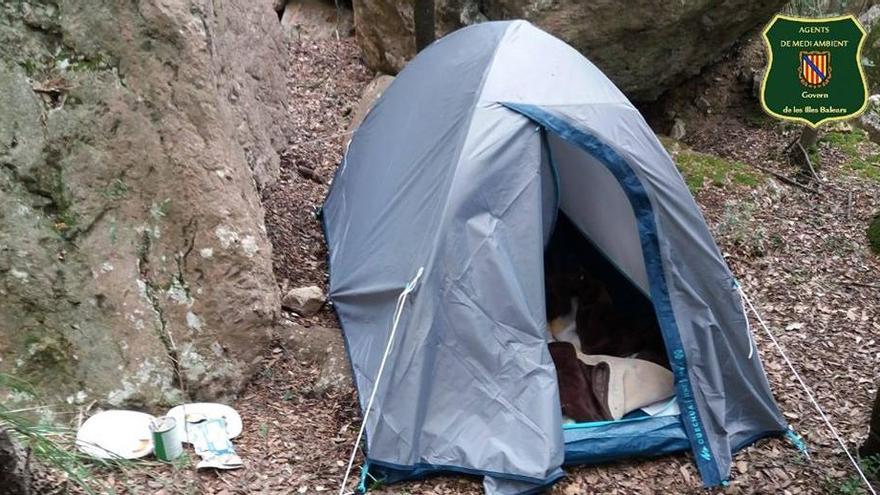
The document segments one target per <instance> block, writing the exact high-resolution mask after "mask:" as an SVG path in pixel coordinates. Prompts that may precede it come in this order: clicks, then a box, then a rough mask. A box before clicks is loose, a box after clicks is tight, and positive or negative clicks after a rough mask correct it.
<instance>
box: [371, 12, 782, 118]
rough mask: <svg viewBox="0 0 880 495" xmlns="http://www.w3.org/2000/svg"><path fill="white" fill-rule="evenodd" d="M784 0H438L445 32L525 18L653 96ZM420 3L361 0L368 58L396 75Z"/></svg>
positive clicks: (640, 95) (636, 91) (632, 89)
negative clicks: (415, 6) (501, 20)
mask: <svg viewBox="0 0 880 495" xmlns="http://www.w3.org/2000/svg"><path fill="white" fill-rule="evenodd" d="M785 3H786V2H785V0H758V1H746V0H683V1H676V2H656V1H649V0H636V1H632V2H623V3H621V2H618V1H613V0H598V1H591V2H584V1H581V0H435V11H436V14H435V18H436V26H437V34H438V36H442V35H443V34H445V33H447V32H449V31H452V30H455V29H458V28H460V27H462V26H465V25H468V24H472V23H474V22H481V21H485V20H500V19H526V20H529V21H531V22H532V23H534V24H536V25H537V26H539V27H541V28H542V29H544V30H546V31H548V32H550V33H552V34H554V35H556V36H558V37H559V38H562V39H563V40H565V41H566V42H568V43H569V44H570V45H572V46H573V47H575V48H576V49H578V50H579V51H580V52H581V53H583V54H584V55H586V56H587V57H588V58H589V59H590V60H591V61H592V62H593V63H595V64H596V65H597V66H599V68H601V69H602V70H603V71H605V73H606V74H607V75H608V76H609V77H610V78H611V80H613V81H614V83H615V84H617V85H618V86H619V87H620V88H621V89H622V90H623V91H624V92H625V93H627V95H628V96H629V97H630V98H632V99H635V100H638V101H652V100H654V99H656V98H657V97H658V96H660V95H661V94H662V93H663V92H664V91H665V90H666V89H669V88H670V87H674V86H675V85H677V84H678V83H680V82H682V81H684V80H685V79H687V78H689V77H691V76H693V75H695V74H698V73H699V72H700V70H701V69H702V68H703V67H705V66H706V65H708V64H709V63H711V62H712V61H713V60H715V59H716V58H717V57H718V56H719V55H720V54H722V53H724V52H725V51H726V50H727V49H729V48H730V47H731V46H732V45H733V44H734V42H736V40H737V39H739V38H740V36H742V35H743V34H744V33H746V32H748V31H750V30H752V29H754V28H756V27H757V26H760V25H762V24H764V23H766V22H768V21H769V20H770V18H771V17H772V15H773V14H774V13H776V12H778V11H779V9H780V8H782V6H783V5H784V4H785ZM412 7H413V1H412V0H409V1H405V2H398V1H393V0H354V14H355V29H356V31H357V37H358V42H359V43H360V45H361V47H362V49H363V52H364V58H365V60H366V62H367V64H368V65H370V66H371V67H372V68H374V69H376V70H380V71H383V72H387V73H391V74H393V73H396V72H397V71H399V70H400V69H401V68H403V66H404V64H405V63H406V61H407V60H409V59H410V58H412V57H413V55H414V53H415V41H414V37H413V17H412V16H413V8H412Z"/></svg>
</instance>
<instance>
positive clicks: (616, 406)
mask: <svg viewBox="0 0 880 495" xmlns="http://www.w3.org/2000/svg"><path fill="white" fill-rule="evenodd" d="M548 347H549V349H550V356H551V357H552V358H553V364H554V365H555V366H556V378H557V381H558V383H559V399H560V402H561V403H562V414H563V415H565V416H568V417H569V418H572V419H574V420H575V421H577V422H579V423H581V422H586V421H604V420H618V419H620V418H622V417H623V416H624V415H626V414H628V413H630V412H632V411H635V410H636V409H638V408H640V407H644V406H646V405H649V404H653V403H655V402H657V401H660V400H663V399H667V398H669V397H672V396H673V395H674V394H675V390H674V385H673V377H672V372H671V371H669V370H668V369H666V368H664V367H662V366H659V365H657V364H655V363H652V362H649V361H645V360H642V359H633V358H619V357H614V356H601V355H596V356H588V355H584V354H581V353H579V352H577V351H576V350H575V347H574V346H573V345H572V344H570V343H568V342H551V343H549V344H548Z"/></svg>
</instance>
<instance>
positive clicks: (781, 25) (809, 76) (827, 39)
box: [761, 15, 868, 127]
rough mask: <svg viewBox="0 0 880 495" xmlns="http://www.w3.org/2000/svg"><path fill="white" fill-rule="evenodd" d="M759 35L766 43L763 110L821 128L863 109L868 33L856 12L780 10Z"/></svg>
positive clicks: (865, 89) (864, 106) (762, 94)
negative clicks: (823, 14) (806, 14)
mask: <svg viewBox="0 0 880 495" xmlns="http://www.w3.org/2000/svg"><path fill="white" fill-rule="evenodd" d="M761 34H762V36H763V38H764V42H765V43H766V45H767V70H766V71H764V80H763V82H762V84H761V106H762V107H763V108H764V111H766V112H767V113H769V114H770V115H772V116H774V117H777V118H780V119H784V120H791V121H796V122H800V123H803V124H807V125H809V126H811V127H817V126H819V125H821V124H822V123H824V122H829V121H833V120H843V119H848V118H852V117H854V116H856V115H858V114H860V113H862V112H863V111H864V110H865V108H866V107H867V102H868V85H867V83H866V82H865V74H864V72H863V71H862V64H861V50H862V45H863V44H864V42H865V38H866V34H865V30H864V29H863V28H862V26H861V24H859V21H858V20H856V18H855V17H853V16H851V15H847V16H840V17H828V18H824V19H806V18H799V17H788V16H784V15H777V16H776V17H774V18H773V20H772V21H770V24H768V25H767V27H766V28H764V31H763V32H762V33H761ZM832 61H833V62H834V68H833V70H832V63H831V62H832ZM832 75H833V77H832Z"/></svg>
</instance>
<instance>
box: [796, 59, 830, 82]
mask: <svg viewBox="0 0 880 495" xmlns="http://www.w3.org/2000/svg"><path fill="white" fill-rule="evenodd" d="M800 59H801V67H800V77H801V84H803V85H804V86H807V87H810V88H818V87H821V86H824V85H826V84H828V83H829V82H830V79H831V53H829V52H800Z"/></svg>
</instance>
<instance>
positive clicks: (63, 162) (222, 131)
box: [0, 0, 289, 406]
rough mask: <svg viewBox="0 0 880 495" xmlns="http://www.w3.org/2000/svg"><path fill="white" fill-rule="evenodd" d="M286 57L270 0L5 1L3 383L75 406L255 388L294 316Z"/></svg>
mask: <svg viewBox="0 0 880 495" xmlns="http://www.w3.org/2000/svg"><path fill="white" fill-rule="evenodd" d="M284 53H286V51H285V50H284V45H283V40H282V36H281V31H280V27H279V23H278V18H277V16H276V15H275V13H274V12H273V11H272V1H271V0H261V1H253V0H228V1H226V2H220V3H217V2H211V1H208V0H143V1H139V2H110V1H101V0H82V1H75V2H74V1H63V0H57V1H46V0H42V1H39V2H38V1H33V2H31V1H27V0H24V1H16V2H4V3H2V4H0V116H2V117H0V301H2V303H0V372H6V373H11V374H13V375H16V376H18V377H20V378H23V379H25V380H27V381H29V382H30V383H31V384H33V385H35V386H36V388H37V389H38V390H39V391H41V392H42V393H43V394H44V395H46V396H48V397H50V398H56V399H65V400H66V401H67V402H70V403H79V402H84V401H90V400H93V399H94V400H97V401H98V402H99V403H103V404H111V405H145V406H153V405H156V406H158V405H161V404H167V403H173V402H176V401H178V400H179V399H180V398H181V397H182V396H183V395H184V393H183V392H184V391H185V394H186V395H189V396H191V397H192V398H195V399H221V400H222V399H224V398H228V397H229V396H230V395H232V394H234V393H235V392H236V391H237V390H238V389H239V388H240V387H241V386H242V384H243V383H244V381H245V380H246V379H247V378H248V376H249V374H250V373H251V372H252V371H253V369H254V367H255V366H256V361H257V360H258V358H259V355H260V353H261V352H262V351H263V350H264V346H263V344H265V343H267V342H268V340H269V334H270V331H271V330H272V328H273V325H274V321H275V318H276V316H277V314H278V312H279V308H280V304H279V295H278V290H277V287H276V284H275V280H274V276H273V273H272V266H271V246H270V244H269V242H268V241H267V238H266V233H265V228H264V226H263V210H262V206H261V204H260V197H259V189H260V188H261V187H262V186H264V185H268V184H271V183H272V182H273V181H274V180H275V179H276V177H277V175H278V167H279V151H280V150H281V149H282V148H283V146H284V145H285V144H286V135H288V134H287V130H288V129H287V126H288V124H287V122H288V121H289V118H288V114H289V112H288V109H287V108H286V103H285V102H286V100H287V91H286V84H285V67H284V65H285V57H284V56H283V54H284ZM15 398H16V395H15V394H9V395H6V394H5V393H3V392H2V391H0V401H12V400H13V399H15ZM7 403H8V402H7Z"/></svg>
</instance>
